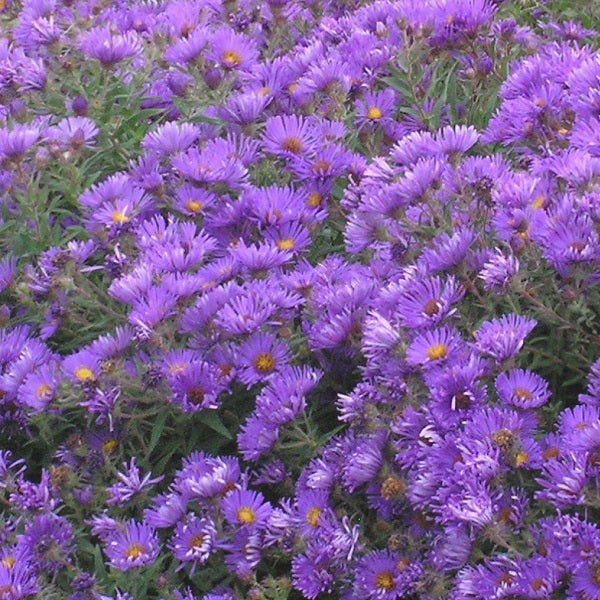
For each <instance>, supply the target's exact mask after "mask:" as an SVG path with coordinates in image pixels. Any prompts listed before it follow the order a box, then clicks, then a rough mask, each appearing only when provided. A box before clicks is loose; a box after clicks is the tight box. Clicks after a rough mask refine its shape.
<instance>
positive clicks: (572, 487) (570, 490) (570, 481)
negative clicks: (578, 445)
mask: <svg viewBox="0 0 600 600" xmlns="http://www.w3.org/2000/svg"><path fill="white" fill-rule="evenodd" d="M586 459H587V455H586V454H583V453H582V452H565V453H564V455H562V456H560V457H558V458H557V459H556V460H552V461H549V462H546V463H544V464H543V466H542V476H541V477H539V478H537V479H536V481H537V483H538V484H539V485H540V486H541V488H542V489H541V490H538V491H536V492H535V498H536V500H546V501H547V502H549V503H550V504H552V505H553V506H555V507H557V508H568V507H570V506H576V505H578V504H584V503H585V502H586V494H585V487H586V485H587V483H588V477H587V475H586V472H587V464H586V462H587V460H586Z"/></svg>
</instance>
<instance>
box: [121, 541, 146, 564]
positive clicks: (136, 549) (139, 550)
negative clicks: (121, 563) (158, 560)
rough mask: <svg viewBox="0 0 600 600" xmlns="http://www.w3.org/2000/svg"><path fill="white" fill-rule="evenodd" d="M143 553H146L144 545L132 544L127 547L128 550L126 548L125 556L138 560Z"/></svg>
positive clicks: (128, 558)
mask: <svg viewBox="0 0 600 600" xmlns="http://www.w3.org/2000/svg"><path fill="white" fill-rule="evenodd" d="M142 554H144V546H142V545H141V544H131V545H130V546H128V547H127V550H125V554H124V556H125V558H126V559H127V560H136V559H138V558H139V557H140V556H142Z"/></svg>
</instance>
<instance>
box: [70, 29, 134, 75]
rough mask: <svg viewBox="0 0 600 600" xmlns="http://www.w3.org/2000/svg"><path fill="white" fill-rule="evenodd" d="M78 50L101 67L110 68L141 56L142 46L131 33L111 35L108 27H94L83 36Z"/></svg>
mask: <svg viewBox="0 0 600 600" xmlns="http://www.w3.org/2000/svg"><path fill="white" fill-rule="evenodd" d="M79 49H80V50H81V52H82V53H83V54H84V55H85V56H89V57H90V58H95V59H96V60H99V61H100V62H101V63H102V65H103V66H105V67H110V66H113V65H115V64H117V63H118V62H121V61H122V60H124V59H125V58H130V57H132V56H137V55H139V54H141V52H142V45H141V43H140V41H139V38H138V36H137V35H136V34H135V33H134V32H132V31H129V32H127V33H125V34H119V33H113V32H112V31H111V30H110V28H109V27H95V28H93V29H90V30H89V31H87V32H86V33H85V34H84V35H83V37H82V38H81V41H80V43H79Z"/></svg>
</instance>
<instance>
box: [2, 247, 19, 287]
mask: <svg viewBox="0 0 600 600" xmlns="http://www.w3.org/2000/svg"><path fill="white" fill-rule="evenodd" d="M16 269H17V258H16V257H15V256H5V257H4V258H2V259H1V260H0V292H3V291H4V290H5V289H6V288H8V286H9V285H10V284H11V283H12V280H13V278H14V276H15V272H16Z"/></svg>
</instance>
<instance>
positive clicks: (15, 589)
mask: <svg viewBox="0 0 600 600" xmlns="http://www.w3.org/2000/svg"><path fill="white" fill-rule="evenodd" d="M37 593H38V586H37V583H36V576H35V572H34V571H33V569H32V568H31V566H30V565H28V564H25V563H23V562H16V563H15V564H14V565H12V566H8V565H5V564H4V563H2V564H0V594H1V595H0V598H2V600H21V599H25V598H31V597H32V596H33V595H36V594H37Z"/></svg>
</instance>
